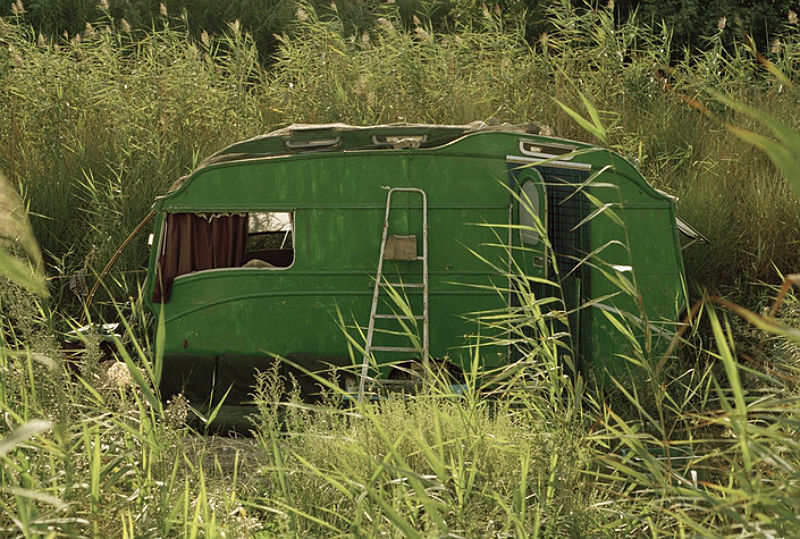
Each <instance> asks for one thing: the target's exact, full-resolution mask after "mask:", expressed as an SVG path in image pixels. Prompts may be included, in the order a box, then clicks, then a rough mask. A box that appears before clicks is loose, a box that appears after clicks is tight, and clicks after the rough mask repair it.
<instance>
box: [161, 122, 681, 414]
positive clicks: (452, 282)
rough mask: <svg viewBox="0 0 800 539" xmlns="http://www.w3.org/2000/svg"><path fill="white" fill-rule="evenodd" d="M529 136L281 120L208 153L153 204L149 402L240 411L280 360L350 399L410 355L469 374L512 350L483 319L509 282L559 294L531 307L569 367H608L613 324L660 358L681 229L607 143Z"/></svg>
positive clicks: (675, 285) (508, 293) (507, 303)
mask: <svg viewBox="0 0 800 539" xmlns="http://www.w3.org/2000/svg"><path fill="white" fill-rule="evenodd" d="M542 131H545V128H542V127H541V126H539V125H538V124H535V123H531V124H525V125H516V126H512V125H499V126H498V125H495V126H490V125H486V124H484V123H483V122H475V123H472V124H469V125H463V126H445V125H411V124H393V125H378V126H369V127H354V126H349V125H344V124H328V125H292V126H290V127H287V128H284V129H280V130H277V131H274V132H271V133H268V134H266V135H263V136H258V137H255V138H252V139H249V140H246V141H243V142H239V143H237V144H233V145H232V146H229V147H228V148H225V149H223V150H222V151H220V152H218V153H216V154H214V155H212V156H211V157H209V158H208V159H206V160H205V161H204V162H203V163H201V164H200V165H199V166H198V167H197V169H196V170H194V172H192V173H191V174H190V175H188V176H186V177H184V178H181V179H180V180H179V181H178V182H176V184H175V185H173V187H172V188H171V189H170V191H169V192H168V193H166V194H164V195H163V196H160V197H159V198H157V199H156V201H155V204H154V206H153V211H154V213H155V220H154V233H153V238H154V240H153V244H152V251H151V256H150V260H149V267H148V280H147V284H146V295H147V299H148V302H149V308H150V309H151V310H152V312H153V313H154V315H155V316H157V317H162V319H163V327H164V328H165V333H164V335H163V338H164V358H163V361H164V363H163V373H162V377H161V380H162V395H163V396H164V398H169V396H170V395H172V394H175V393H177V392H180V391H183V392H185V394H186V396H187V398H188V399H189V400H190V402H191V403H192V404H194V405H197V406H202V405H203V403H205V404H206V405H207V404H209V403H210V399H217V400H219V399H220V398H221V397H222V396H223V395H227V397H226V400H225V402H224V405H225V406H226V407H232V406H233V407H235V406H239V405H245V404H246V403H247V402H248V401H249V400H251V399H252V397H251V396H250V392H251V388H252V385H253V383H254V379H255V372H256V371H266V370H269V369H270V367H271V366H273V365H274V364H275V362H276V359H275V358H276V357H278V356H279V357H281V358H287V359H288V360H289V361H288V362H281V363H286V364H289V365H293V366H294V367H296V368H297V369H298V370H297V372H301V371H303V372H306V371H307V372H323V371H325V370H326V369H328V368H330V367H331V366H350V367H352V368H351V369H350V371H349V372H351V373H352V375H350V376H344V377H343V379H340V382H342V383H343V384H346V385H347V386H348V388H349V389H350V390H351V391H353V392H357V391H362V392H363V391H366V390H369V389H370V388H373V387H374V385H375V384H378V383H380V382H381V381H382V380H383V381H386V380H393V379H400V378H404V377H406V378H408V377H411V378H414V376H415V373H419V372H421V369H415V368H414V366H415V365H417V364H419V365H421V366H423V365H426V364H428V363H430V362H437V363H446V364H447V366H448V369H450V370H451V371H453V372H458V371H459V370H461V371H467V370H468V369H470V368H471V362H472V356H473V352H474V346H475V344H476V343H478V342H480V354H479V356H480V361H481V362H482V364H481V367H482V368H483V369H491V368H494V367H501V366H502V365H504V364H507V363H509V362H512V361H515V360H517V359H518V358H519V357H520V354H521V353H524V351H523V352H520V351H519V350H516V348H515V346H514V345H513V341H514V338H513V337H514V333H513V332H512V331H511V330H510V328H507V327H506V328H504V327H503V324H502V323H501V324H498V323H497V322H496V321H497V319H498V317H497V314H498V313H500V312H506V311H508V309H514V308H515V306H516V307H520V301H521V300H520V298H521V297H522V295H520V294H517V293H515V292H514V290H515V287H518V286H519V283H529V284H530V286H531V290H532V295H533V297H545V296H549V295H552V296H554V297H558V301H552V302H542V303H541V305H542V306H543V308H544V309H545V310H546V308H547V305H551V306H553V307H552V308H558V309H560V310H561V311H562V312H564V313H566V314H565V315H564V316H560V317H557V319H558V320H561V322H559V323H561V324H568V325H569V330H570V331H569V332H568V333H569V335H570V337H562V340H563V344H564V352H563V353H565V354H569V355H570V357H572V358H573V359H574V364H579V365H581V367H580V368H582V369H593V370H598V372H600V371H605V370H606V369H609V370H611V371H614V370H615V369H617V368H619V364H620V363H621V360H620V359H618V354H619V352H620V351H621V350H623V347H624V343H625V341H624V339H622V337H621V336H620V334H619V333H618V331H617V330H616V329H615V324H614V321H613V320H612V318H613V317H615V316H622V319H623V320H624V321H628V322H629V321H630V320H639V321H643V324H641V325H640V326H639V328H638V329H637V331H639V333H640V337H641V338H642V339H645V338H646V339H647V340H648V343H647V346H650V347H651V348H652V350H654V351H658V350H662V351H663V350H664V349H665V346H666V343H667V342H668V341H669V339H670V338H671V335H673V334H674V327H673V326H674V324H675V320H676V318H677V316H678V314H679V313H680V311H681V310H682V309H684V308H685V304H686V292H685V278H684V270H683V262H682V258H681V247H680V245H681V244H680V241H679V229H681V230H682V231H684V232H686V233H688V234H689V235H694V236H696V233H694V232H693V231H692V230H691V229H690V228H689V227H688V226H686V225H685V224H683V223H681V222H680V221H679V220H677V218H676V213H675V212H676V206H675V199H674V198H673V197H671V196H669V195H667V194H665V193H663V192H661V191H658V190H656V189H654V188H653V187H652V186H650V185H649V184H648V183H647V182H646V181H645V180H644V179H643V177H642V176H641V174H640V173H639V172H637V170H636V169H635V168H634V167H633V166H632V165H631V164H630V163H629V162H628V161H626V160H625V159H623V158H622V157H621V156H619V155H618V154H616V153H614V152H612V151H609V150H606V149H602V148H598V147H594V146H591V145H588V144H582V143H578V142H573V141H569V140H563V139H559V138H554V137H552V136H547V135H545V134H541V133H542ZM512 274H514V275H516V277H513V279H512ZM512 280H513V281H514V282H515V283H517V284H516V285H513V284H512V283H511V281H512ZM548 283H555V284H557V286H554V285H553V284H548ZM620 283H628V284H630V285H631V286H633V287H635V290H636V293H623V292H622V291H621V288H620ZM623 288H624V287H623ZM525 297H526V298H527V299H526V300H525V301H529V300H530V297H531V295H527V296H525ZM488 319H491V321H490V322H486V320H488ZM532 325H533V324H532ZM345 332H348V333H349V335H350V338H349V339H348V338H347V337H346V336H345ZM560 333H567V332H564V331H561V332H560ZM300 379H301V381H300V385H301V389H302V390H303V391H306V392H308V391H313V390H314V383H313V380H312V379H310V378H308V377H306V378H303V377H302V376H300ZM406 382H408V380H406Z"/></svg>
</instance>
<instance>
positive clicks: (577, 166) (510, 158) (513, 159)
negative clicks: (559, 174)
mask: <svg viewBox="0 0 800 539" xmlns="http://www.w3.org/2000/svg"><path fill="white" fill-rule="evenodd" d="M538 157H539V158H536V157H524V156H521V155H507V156H506V162H508V163H519V164H522V165H530V164H539V165H541V166H543V167H555V168H570V169H573V170H592V165H590V164H589V163H575V162H571V161H560V160H558V159H553V158H554V157H557V156H555V155H546V154H540V155H539V156H538ZM549 159H553V160H552V161H550V160H549Z"/></svg>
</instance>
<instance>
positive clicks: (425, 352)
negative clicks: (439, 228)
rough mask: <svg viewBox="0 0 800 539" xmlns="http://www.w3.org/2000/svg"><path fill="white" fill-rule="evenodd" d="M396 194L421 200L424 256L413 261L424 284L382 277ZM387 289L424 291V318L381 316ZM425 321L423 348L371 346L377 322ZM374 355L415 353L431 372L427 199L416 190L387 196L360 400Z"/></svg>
mask: <svg viewBox="0 0 800 539" xmlns="http://www.w3.org/2000/svg"><path fill="white" fill-rule="evenodd" d="M397 192H405V193H419V195H420V196H421V197H422V256H416V257H414V258H413V259H412V260H418V261H421V262H422V281H421V282H416V283H403V282H396V283H393V282H388V281H386V280H384V277H383V261H384V260H385V256H386V240H387V238H388V237H389V213H390V211H391V209H392V194H393V193H397ZM386 287H391V288H393V289H404V288H421V289H422V314H421V315H420V314H414V313H413V311H412V312H411V313H410V316H408V315H400V314H382V313H378V312H377V311H378V300H379V298H380V295H381V290H382V289H383V288H386ZM411 318H413V319H415V320H421V321H422V346H421V347H415V346H374V345H373V344H372V340H373V337H374V335H375V320H376V319H397V320H409V319H411ZM373 352H416V353H419V354H420V356H421V358H422V367H423V370H424V372H425V373H426V374H427V372H428V368H429V349H428V199H427V196H426V195H425V191H423V190H422V189H419V188H416V187H393V188H391V189H389V192H388V193H387V195H386V215H385V217H384V220H383V235H382V236H381V250H380V256H379V258H378V273H377V275H376V276H375V289H374V291H373V293H372V307H371V309H370V314H369V326H368V328H367V338H366V342H365V344H364V360H363V362H362V364H361V379H360V381H359V385H358V398H359V400H361V399H363V398H364V390H365V388H366V382H367V375H368V372H369V362H370V359H371V358H372V354H373Z"/></svg>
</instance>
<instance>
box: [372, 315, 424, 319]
mask: <svg viewBox="0 0 800 539" xmlns="http://www.w3.org/2000/svg"><path fill="white" fill-rule="evenodd" d="M375 318H382V319H384V320H386V319H391V318H397V319H398V320H411V319H412V318H415V319H417V320H422V319H423V318H425V317H424V316H422V315H421V314H415V315H414V316H407V315H405V314H397V315H395V314H376V315H375Z"/></svg>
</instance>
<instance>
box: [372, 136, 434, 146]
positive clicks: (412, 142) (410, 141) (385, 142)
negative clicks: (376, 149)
mask: <svg viewBox="0 0 800 539" xmlns="http://www.w3.org/2000/svg"><path fill="white" fill-rule="evenodd" d="M426 140H428V135H372V143H373V144H375V145H376V146H391V147H392V148H393V149H395V150H416V149H417V148H419V147H420V145H421V144H422V143H423V142H425V141H426Z"/></svg>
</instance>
